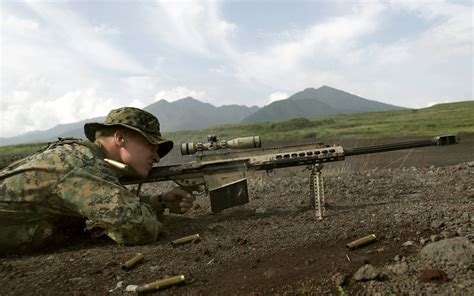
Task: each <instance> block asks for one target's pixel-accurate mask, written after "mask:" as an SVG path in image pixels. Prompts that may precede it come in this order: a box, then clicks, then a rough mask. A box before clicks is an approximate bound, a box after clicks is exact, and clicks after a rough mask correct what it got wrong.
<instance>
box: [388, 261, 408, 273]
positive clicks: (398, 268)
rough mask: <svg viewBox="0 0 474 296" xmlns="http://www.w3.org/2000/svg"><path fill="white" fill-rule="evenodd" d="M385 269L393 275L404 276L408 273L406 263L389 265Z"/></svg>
mask: <svg viewBox="0 0 474 296" xmlns="http://www.w3.org/2000/svg"><path fill="white" fill-rule="evenodd" d="M387 268H388V270H390V271H391V272H392V273H394V274H405V273H406V272H407V271H408V264H407V263H406V262H400V263H397V264H394V265H389V266H388V267H387Z"/></svg>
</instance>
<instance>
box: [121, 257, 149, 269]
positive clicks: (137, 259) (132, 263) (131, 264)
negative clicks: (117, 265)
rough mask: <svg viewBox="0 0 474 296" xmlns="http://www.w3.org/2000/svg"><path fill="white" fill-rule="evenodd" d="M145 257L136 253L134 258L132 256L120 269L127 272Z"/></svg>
mask: <svg viewBox="0 0 474 296" xmlns="http://www.w3.org/2000/svg"><path fill="white" fill-rule="evenodd" d="M143 258H145V256H144V255H143V254H142V253H137V254H136V255H135V256H133V257H132V258H131V259H130V260H128V261H127V262H125V263H124V264H122V269H123V270H129V269H131V268H132V267H134V266H135V265H137V263H138V262H140V261H142V260H143Z"/></svg>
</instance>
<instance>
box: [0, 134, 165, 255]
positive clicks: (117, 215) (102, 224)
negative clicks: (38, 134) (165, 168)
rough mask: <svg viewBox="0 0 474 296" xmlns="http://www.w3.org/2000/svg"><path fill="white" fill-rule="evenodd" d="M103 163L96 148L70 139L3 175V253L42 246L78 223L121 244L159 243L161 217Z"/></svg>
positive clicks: (0, 242) (0, 191)
mask: <svg viewBox="0 0 474 296" xmlns="http://www.w3.org/2000/svg"><path fill="white" fill-rule="evenodd" d="M103 159H104V155H103V154H102V151H101V149H100V148H99V146H97V145H96V144H93V143H91V142H88V141H82V140H78V139H75V140H64V141H60V142H56V143H54V144H53V145H50V147H49V148H48V149H46V150H45V151H42V152H39V153H36V154H34V155H32V156H30V157H27V158H25V159H22V160H20V161H17V162H15V163H13V164H11V165H10V166H8V167H7V168H5V169H4V170H2V171H0V250H2V249H9V248H17V247H19V246H22V245H34V244H41V243H42V242H46V241H48V240H49V239H50V238H51V237H53V234H54V233H55V232H56V231H57V230H58V229H59V228H60V227H61V226H63V225H65V224H68V223H70V222H71V221H76V220H80V221H84V220H85V222H86V228H87V229H88V230H97V229H99V230H101V231H103V232H104V233H105V234H106V235H107V236H109V237H110V238H112V239H113V240H115V241H116V242H118V243H120V244H125V245H134V244H143V243H148V242H152V241H155V240H156V239H157V237H158V234H159V233H160V231H161V230H162V225H161V223H160V222H159V221H158V220H157V213H156V212H155V211H154V210H153V208H152V207H151V206H150V205H149V204H147V203H144V202H142V201H140V199H139V198H138V197H137V196H136V195H134V194H132V193H131V192H130V191H129V190H127V188H125V187H124V186H122V185H120V183H119V181H118V177H117V175H116V173H115V172H114V171H113V169H112V168H111V167H110V166H109V165H108V164H107V163H106V162H104V160H103Z"/></svg>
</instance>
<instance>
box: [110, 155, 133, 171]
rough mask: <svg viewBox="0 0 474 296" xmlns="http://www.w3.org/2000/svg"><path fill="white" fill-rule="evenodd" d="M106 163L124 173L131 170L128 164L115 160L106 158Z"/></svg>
mask: <svg viewBox="0 0 474 296" xmlns="http://www.w3.org/2000/svg"><path fill="white" fill-rule="evenodd" d="M104 161H105V162H106V163H108V164H110V165H111V166H113V167H114V168H116V169H119V170H121V171H124V172H128V171H129V169H130V168H129V166H128V165H127V164H124V163H121V162H119V161H116V160H113V159H108V158H104Z"/></svg>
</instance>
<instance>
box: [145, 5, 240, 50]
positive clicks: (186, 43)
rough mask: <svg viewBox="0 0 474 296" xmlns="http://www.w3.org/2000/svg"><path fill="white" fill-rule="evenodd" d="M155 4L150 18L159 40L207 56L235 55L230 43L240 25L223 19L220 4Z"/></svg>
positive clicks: (173, 46)
mask: <svg viewBox="0 0 474 296" xmlns="http://www.w3.org/2000/svg"><path fill="white" fill-rule="evenodd" d="M156 3H157V7H156V9H154V10H152V11H151V14H150V15H149V18H150V22H151V23H152V24H154V25H153V26H152V29H154V30H155V31H156V32H157V34H158V35H159V36H160V38H159V39H160V41H164V42H166V43H167V45H168V46H170V47H172V48H176V49H179V50H181V51H184V52H188V53H192V54H199V55H204V56H207V57H215V56H220V55H233V54H234V53H233V48H232V46H231V45H230V44H229V41H228V40H229V38H230V37H231V36H232V34H233V32H234V31H235V30H236V28H237V26H236V24H234V23H231V22H228V21H226V20H224V19H223V18H222V17H221V16H220V14H219V7H220V4H219V3H218V2H213V1H206V0H202V1H201V0H197V1H160V0H157V1H156Z"/></svg>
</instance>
